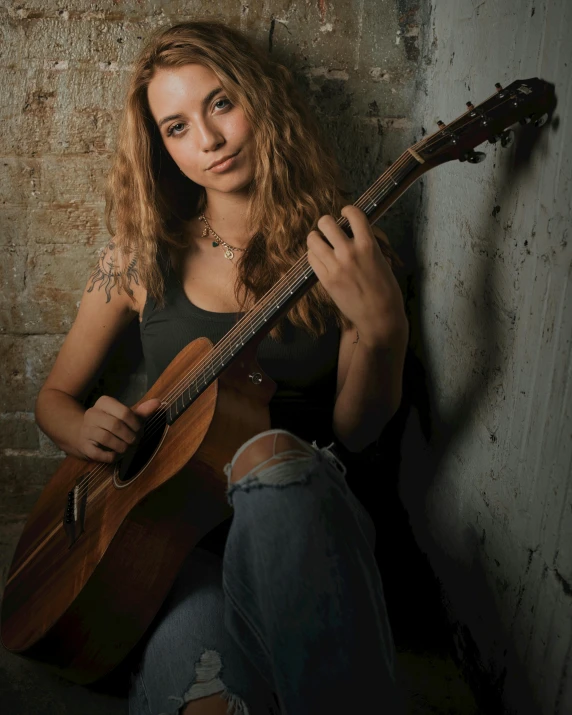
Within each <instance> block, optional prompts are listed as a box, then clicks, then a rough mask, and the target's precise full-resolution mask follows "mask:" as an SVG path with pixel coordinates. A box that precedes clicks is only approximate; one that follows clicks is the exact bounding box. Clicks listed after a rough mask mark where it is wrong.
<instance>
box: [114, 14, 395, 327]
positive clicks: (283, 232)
mask: <svg viewBox="0 0 572 715" xmlns="http://www.w3.org/2000/svg"><path fill="white" fill-rule="evenodd" d="M193 63H196V64H200V65H203V66H205V67H208V68H209V69H211V70H212V71H213V72H214V73H215V75H216V76H217V78H218V79H219V80H220V84H221V86H222V87H223V89H224V91H225V92H226V93H227V96H228V97H229V99H230V101H231V102H232V103H233V104H235V105H237V106H240V107H241V108H242V109H243V111H244V113H245V116H246V118H247V120H248V121H249V123H250V125H251V127H252V130H253V132H254V138H255V146H256V156H257V163H256V166H255V168H254V179H253V181H252V185H251V187H250V201H249V208H248V213H247V222H248V225H249V226H251V227H252V231H251V232H252V233H253V234H254V237H253V238H252V239H251V241H250V242H249V244H248V246H247V249H246V250H245V251H244V253H243V254H242V257H241V259H240V261H239V262H238V264H237V274H238V275H237V279H236V284H235V286H234V291H235V297H236V300H237V302H238V304H239V306H240V310H245V309H249V308H251V307H252V305H254V303H255V302H256V301H257V300H259V299H260V298H261V297H262V296H263V295H264V294H265V293H266V292H267V291H268V290H270V288H272V286H273V285H274V284H275V283H276V282H277V281H278V280H279V279H280V278H281V277H282V276H283V275H284V273H285V272H286V271H287V270H288V269H289V268H290V267H291V266H292V265H293V263H294V262H295V261H296V260H297V259H298V258H300V257H301V256H302V255H304V254H305V253H306V252H307V245H306V237H307V235H308V233H309V232H310V231H311V230H312V229H313V228H315V227H316V224H317V221H318V219H319V218H320V216H322V215H324V214H327V213H329V214H332V215H333V216H335V217H337V216H339V215H340V209H341V208H342V207H343V206H344V204H346V203H348V201H346V200H345V199H344V195H345V192H344V191H343V190H342V188H341V186H340V184H341V182H340V177H339V168H338V165H337V162H336V160H335V158H334V156H333V154H332V152H331V151H330V150H329V149H328V147H327V145H326V143H325V142H324V141H323V140H322V138H321V136H320V132H319V130H318V127H317V125H316V123H315V120H314V119H313V117H312V116H310V114H309V112H308V111H307V109H306V103H305V102H304V101H302V99H301V97H300V95H299V93H298V91H297V90H296V87H295V85H294V81H293V79H292V75H291V73H290V72H289V70H288V69H287V68H286V67H284V66H283V65H281V64H279V63H275V62H271V61H270V60H269V59H268V58H266V57H265V56H264V55H263V54H262V53H261V52H259V51H258V50H257V49H256V48H255V47H253V46H252V45H251V44H250V42H248V40H247V39H246V38H245V37H244V36H243V35H242V34H241V33H239V32H238V31H236V30H234V29H231V28H229V27H227V26H226V25H224V24H222V23H217V22H210V21H195V22H185V23H181V24H178V25H175V26H172V27H168V28H166V29H165V28H163V29H159V30H158V31H156V32H155V33H154V34H153V35H152V37H151V38H150V40H149V41H148V43H147V45H146V47H145V48H144V49H143V50H142V52H141V54H140V55H139V57H138V59H137V60H136V62H135V69H134V72H133V74H132V77H131V81H130V84H129V87H128V91H127V98H126V103H125V107H124V111H123V115H122V118H121V122H120V126H119V134H118V142H117V150H116V154H115V159H114V163H113V166H112V169H111V172H110V174H109V179H108V186H107V192H106V209H105V218H106V224H107V228H108V230H109V232H110V234H111V235H112V236H113V237H114V241H113V242H114V244H115V246H116V247H117V248H118V249H119V250H120V251H122V253H123V254H124V255H129V256H132V257H133V256H135V257H136V261H137V267H138V273H139V275H140V277H141V280H142V283H143V285H144V286H145V288H146V290H147V292H148V293H149V295H150V296H152V297H153V298H154V299H155V300H156V301H157V302H158V303H159V305H160V306H162V305H164V281H163V274H162V271H161V269H160V266H159V262H158V257H159V251H160V249H167V248H168V247H169V246H171V247H172V248H174V249H175V252H178V251H183V250H184V249H185V248H186V245H187V244H186V240H188V239H186V238H185V232H184V224H185V222H186V221H188V220H189V219H190V218H192V217H194V216H197V215H198V214H199V213H200V212H201V211H202V210H203V209H204V206H205V195H206V192H205V190H204V188H203V187H201V186H199V185H197V184H196V183H194V182H192V181H191V180H190V179H188V178H187V177H185V176H184V175H183V174H182V173H181V172H180V171H179V169H178V167H177V166H176V164H175V162H174V161H173V159H172V158H171V156H170V155H169V153H168V152H167V150H166V149H165V146H164V144H163V140H162V138H161V135H160V132H159V130H158V128H157V126H156V123H155V121H154V119H153V117H152V115H151V111H150V109H149V104H148V100H147V87H148V85H149V83H150V81H151V79H152V78H153V76H154V74H155V72H156V71H157V70H158V69H159V68H172V67H181V66H183V65H187V64H193ZM380 247H381V248H382V250H383V251H384V254H385V255H386V256H387V257H388V259H389V260H390V262H391V259H392V258H393V260H395V259H396V258H397V257H396V256H395V254H394V253H393V251H392V250H391V248H390V247H389V246H388V245H384V244H382V243H380ZM131 265H132V264H131ZM118 281H119V288H120V289H121V288H123V289H125V291H126V292H127V293H128V294H130V295H132V291H131V290H130V288H129V285H128V281H129V275H128V271H127V270H125V271H122V272H121V273H120V275H119V276H118ZM328 317H333V318H334V319H335V321H336V323H337V324H338V326H339V327H340V328H346V327H349V326H350V323H349V321H348V320H347V318H346V317H345V316H344V315H343V314H342V313H341V312H340V311H339V309H338V308H337V306H336V305H335V303H334V302H333V301H332V299H331V298H330V296H329V295H328V294H327V292H326V291H325V290H324V288H323V287H322V285H321V284H320V283H319V282H318V283H316V284H315V286H313V287H312V288H311V289H310V290H309V291H307V292H306V293H305V294H304V296H302V298H300V299H299V300H298V302H297V303H296V304H295V305H294V306H293V307H292V308H291V310H290V311H289V313H288V319H289V320H290V321H291V322H292V323H293V324H294V325H296V326H298V327H300V328H303V329H305V330H307V331H308V332H309V333H310V334H311V335H313V336H318V335H321V334H323V332H324V331H325V330H326V327H327V326H326V320H327V318H328ZM282 323H283V321H282V320H281V321H280V322H279V323H278V324H277V325H275V326H274V328H273V329H272V331H271V332H270V335H271V336H272V337H274V338H276V339H280V337H281V335H282Z"/></svg>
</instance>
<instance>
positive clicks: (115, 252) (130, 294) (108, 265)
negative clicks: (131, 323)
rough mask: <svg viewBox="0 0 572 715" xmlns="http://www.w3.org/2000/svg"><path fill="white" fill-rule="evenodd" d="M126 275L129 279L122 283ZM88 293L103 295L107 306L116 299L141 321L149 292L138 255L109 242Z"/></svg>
mask: <svg viewBox="0 0 572 715" xmlns="http://www.w3.org/2000/svg"><path fill="white" fill-rule="evenodd" d="M122 275H124V276H125V279H124V282H123V283H122V282H121V281H120V278H121V276H122ZM125 286H126V290H127V292H126V291H125V290H124V287H125ZM85 292H86V293H92V292H101V294H102V298H104V299H105V302H106V303H109V302H110V301H111V299H112V297H113V298H114V300H115V301H116V302H117V301H119V302H120V303H123V305H124V307H125V309H127V310H129V311H133V312H136V313H138V314H139V317H140V318H141V315H142V313H143V307H144V306H145V300H146V297H147V291H146V290H145V287H144V286H143V284H142V283H141V279H140V275H139V266H138V263H137V255H136V253H135V252H133V251H124V250H123V249H122V248H121V246H120V245H119V244H118V243H117V242H116V241H115V240H114V239H112V240H111V241H109V243H108V244H107V245H106V246H104V247H103V248H102V249H101V250H100V252H99V257H98V260H97V263H96V265H95V267H94V269H93V271H92V272H91V275H90V276H89V279H88V281H87V286H86V291H85Z"/></svg>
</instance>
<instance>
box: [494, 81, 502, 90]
mask: <svg viewBox="0 0 572 715" xmlns="http://www.w3.org/2000/svg"><path fill="white" fill-rule="evenodd" d="M495 89H496V91H497V92H500V91H501V90H502V85H501V83H500V82H495Z"/></svg>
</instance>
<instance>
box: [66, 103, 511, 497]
mask: <svg viewBox="0 0 572 715" xmlns="http://www.w3.org/2000/svg"><path fill="white" fill-rule="evenodd" d="M491 96H495V95H491ZM489 99H490V98H489ZM511 99H512V97H508V98H507V99H506V100H505V101H504V102H502V103H501V104H505V103H506V102H507V101H510V100H511ZM486 101H488V100H485V102H486ZM473 111H474V109H473V108H469V109H468V110H467V112H465V113H464V114H463V115H461V116H460V117H458V118H457V119H456V120H455V122H452V123H451V124H453V123H456V122H459V121H460V120H461V119H463V118H464V117H465V116H466V115H467V114H470V113H472V112H473ZM469 123H470V122H469ZM451 124H449V125H447V126H446V127H443V128H442V129H440V130H439V131H438V132H435V134H433V135H431V136H430V137H427V139H424V140H421V141H419V142H417V143H415V144H414V145H413V146H412V147H410V148H411V149H413V150H414V151H417V149H421V148H422V145H426V146H425V149H429V148H430V147H431V146H432V145H434V144H436V143H438V141H439V140H440V139H442V138H443V136H442V135H443V132H445V130H446V129H448V128H449V127H450V126H451ZM463 127H464V125H462V126H460V127H459V129H462V128H463ZM431 140H433V141H431ZM408 161H411V155H410V154H409V153H408V151H405V152H404V153H403V154H402V155H401V156H400V158H399V159H398V160H397V161H396V162H395V163H394V164H392V165H391V166H390V167H389V169H388V170H387V171H386V172H384V174H382V175H381V176H380V177H379V178H378V179H377V180H376V181H375V182H374V183H373V184H372V186H371V187H370V188H369V189H368V190H366V191H365V192H364V194H362V196H361V197H360V198H359V199H358V200H357V201H356V203H355V204H354V205H355V206H358V208H361V207H360V206H359V204H360V203H363V202H364V201H366V200H367V201H369V200H370V199H371V197H372V196H373V195H375V194H376V192H379V190H380V189H381V193H382V194H383V192H384V191H385V189H386V188H388V187H391V183H394V184H395V181H394V179H393V177H392V176H391V174H393V173H394V170H395V169H400V168H402V167H404V166H405V164H406V163H407V162H408ZM384 177H385V180H388V179H391V182H390V181H387V183H386V185H385V186H383V182H384ZM403 178H405V177H403ZM382 186H383V188H382ZM396 186H397V184H396ZM382 198H383V197H382V196H378V197H376V199H375V200H373V201H371V202H370V204H369V206H368V207H367V208H368V210H369V209H370V208H374V207H376V206H377V203H379V202H380V201H381V200H382ZM344 221H346V222H347V219H346V218H345V217H340V218H339V219H338V221H337V223H338V225H340V224H342V223H343V222H344ZM306 255H307V254H306ZM305 258H306V256H303V257H302V258H301V259H299V261H298V262H297V263H296V264H295V265H294V266H293V267H292V268H291V269H289V271H288V272H287V273H286V274H285V275H284V276H283V277H282V279H281V280H280V281H278V283H277V284H276V285H275V286H273V288H272V289H271V291H269V293H274V292H277V290H278V288H279V286H280V284H281V283H283V282H284V281H286V280H287V279H288V281H289V280H290V278H291V277H293V276H294V275H295V274H296V270H300V267H301V266H302V264H303V262H304V259H305ZM306 270H307V269H306V268H305V267H304V268H303V270H302V274H304V275H305V271H306ZM291 273H292V276H291V275H290V274H291ZM298 278H299V277H298ZM298 278H297V279H296V280H298ZM305 279H307V276H305ZM265 298H266V299H267V301H268V300H270V296H269V294H267V295H266V296H263V298H262V299H261V301H260V302H259V306H260V309H259V310H258V312H257V314H260V313H262V312H263V309H262V304H263V302H264V300H265ZM272 300H273V301H274V300H275V297H274V296H273V297H272ZM247 316H248V313H246V314H245V316H243V318H242V319H241V320H240V321H239V323H237V325H236V326H235V329H234V330H233V331H231V332H233V333H235V332H236V329H237V328H238V326H239V325H240V323H241V322H242V320H244V319H245V318H246V317H247ZM250 320H251V319H250ZM246 322H248V321H246ZM225 337H228V336H225ZM228 341H231V342H232V338H228V340H226V339H225V338H223V340H222V341H220V342H219V343H217V344H216V346H213V349H212V350H211V351H210V352H209V353H208V355H207V356H205V358H204V359H203V361H202V363H200V364H199V365H197V366H195V371H194V374H192V373H191V374H188V375H186V376H185V377H183V378H182V379H181V380H179V383H177V385H175V386H173V387H172V388H171V390H170V392H169V393H167V395H166V396H164V397H163V399H162V402H164V401H165V400H166V399H170V400H171V401H172V397H173V396H174V394H175V393H176V391H177V389H180V386H181V385H182V384H185V387H184V388H183V390H182V391H180V392H179V393H178V394H177V398H176V399H177V400H178V398H179V397H180V396H181V395H182V394H183V393H184V392H185V390H186V389H188V388H189V387H190V385H191V384H192V382H193V378H194V381H195V384H197V379H198V377H199V376H200V372H201V371H202V372H204V366H205V365H206V364H207V363H208V361H209V360H211V362H212V359H213V358H212V352H213V351H214V349H215V347H216V349H217V352H221V349H222V348H223V347H224V349H226V346H225V345H224V343H225V342H228ZM227 355H228V354H227ZM232 355H234V353H232V351H231V356H232ZM222 364H223V365H224V363H222ZM197 373H199V374H198V375H197ZM194 376H196V377H194ZM205 385H206V382H205ZM201 394H202V393H201ZM150 399H151V398H150ZM171 407H172V405H171V406H166V407H164V408H163V409H162V410H161V409H159V410H157V411H156V412H155V413H154V415H153V416H152V419H151V422H150V424H149V425H147V426H146V427H147V429H146V432H147V435H148V436H151V435H153V434H154V432H155V431H156V430H155V428H156V427H157V426H158V425H159V424H160V423H162V419H160V417H162V415H163V414H165V413H166V412H167V410H168V409H170V408H171ZM149 428H150V429H149ZM100 465H101V466H100V469H98V468H95V469H94V470H92V472H91V473H89V474H90V478H89V479H88V480H87V482H85V483H84V484H85V490H88V489H89V488H90V486H93V481H94V478H95V477H96V476H98V473H101V472H102V471H107V470H108V467H110V466H111V465H110V464H109V463H107V462H104V463H100ZM112 471H113V473H114V472H115V468H112ZM113 473H112V474H111V475H109V476H110V477H113ZM82 486H84V485H82ZM82 491H83V490H82V489H81V488H80V489H79V490H78V497H79V495H80V494H82ZM82 496H83V494H82Z"/></svg>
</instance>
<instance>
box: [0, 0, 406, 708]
mask: <svg viewBox="0 0 572 715" xmlns="http://www.w3.org/2000/svg"><path fill="white" fill-rule="evenodd" d="M200 16H203V17H207V16H208V17H212V18H216V19H223V20H225V21H227V22H229V23H230V24H232V25H234V26H236V27H239V28H241V29H243V30H244V31H246V32H247V34H248V35H249V36H250V37H251V38H253V39H254V40H256V41H258V42H260V43H261V45H262V46H263V47H265V48H266V49H267V51H268V52H271V53H272V55H273V56H275V57H277V58H278V59H279V60H281V61H283V62H285V63H286V64H288V65H289V66H290V67H291V68H292V69H293V70H294V71H295V74H296V78H297V81H298V83H299V85H300V87H301V88H302V90H303V92H304V93H305V95H306V97H307V98H308V101H309V102H311V104H312V106H313V107H314V108H315V109H316V111H317V112H318V113H319V115H320V117H321V120H322V121H323V123H324V126H325V128H326V132H327V134H328V136H329V137H330V139H331V141H332V142H333V143H334V145H335V147H336V151H337V153H338V156H339V159H340V161H341V162H342V165H343V167H344V169H345V173H346V176H347V179H348V188H349V189H350V190H351V191H352V192H353V194H354V199H355V198H357V196H358V195H359V194H360V193H361V192H362V191H363V190H364V189H365V188H367V186H368V185H369V184H370V183H371V182H372V181H373V180H374V179H375V178H376V177H377V176H378V175H379V174H380V173H381V172H382V170H383V169H384V168H385V166H386V165H387V164H388V163H389V162H390V161H391V160H393V159H395V158H396V157H397V156H398V155H399V154H400V153H401V152H402V151H403V150H404V149H405V147H406V146H408V145H409V144H410V143H411V142H412V139H413V126H412V123H411V121H410V119H409V117H410V115H411V111H412V103H413V98H414V95H415V77H416V72H417V65H418V60H419V50H418V44H417V41H418V37H417V36H418V25H417V22H416V7H415V5H414V4H413V2H410V0H398V2H394V1H393V0H386V1H384V2H376V1H375V0H335V1H330V2H328V1H327V0H311V1H309V0H308V1H306V2H304V1H303V0H298V1H297V2H295V1H294V2H293V1H291V0H265V1H264V2H262V0H250V1H249V2H246V1H245V0H243V1H242V2H241V1H240V0H225V2H217V3H211V2H208V0H194V1H190V0H167V1H165V2H155V1H154V0H125V1H124V2H122V1H121V0H96V1H94V2H88V0H68V1H59V0H58V1H57V2H56V0H19V1H18V2H6V1H5V0H4V1H3V2H1V3H0V97H1V98H2V102H1V103H0V243H1V244H2V248H3V256H4V259H3V260H2V262H1V263H0V275H1V286H0V295H1V301H0V333H1V334H0V352H1V356H2V357H1V359H2V381H1V382H0V426H1V429H0V450H2V451H1V453H0V544H1V551H0V568H1V572H2V580H1V583H0V588H1V587H2V586H3V583H4V581H5V576H6V571H7V568H8V566H9V563H10V559H11V556H12V553H13V550H14V547H15V544H16V541H17V539H18V536H19V534H20V533H21V530H22V528H23V525H24V521H25V518H26V515H27V513H28V512H29V511H30V509H31V507H32V505H33V504H34V502H35V500H36V499H37V497H38V495H39V493H40V491H41V489H42V487H43V485H44V484H45V483H46V482H47V480H48V478H49V476H50V475H51V474H52V473H53V471H54V469H55V468H56V466H57V464H58V463H59V461H60V459H61V454H60V452H59V451H58V450H57V449H55V448H54V446H53V445H52V444H51V443H50V442H49V440H47V439H46V438H45V437H44V436H43V435H42V434H41V433H40V432H39V431H38V429H37V428H36V427H35V425H34V421H33V408H34V401H35V398H36V395H37V393H38V390H39V388H40V386H41V384H42V382H43V381H44V379H45V377H46V376H47V374H48V372H49V370H50V368H51V366H52V364H53V360H54V359H55V356H56V354H57V352H58V350H59V348H60V346H61V344H62V341H63V339H64V337H65V335H66V333H67V331H68V330H69V328H70V326H71V324H72V322H73V319H74V317H75V314H76V311H77V307H78V301H79V299H80V297H81V293H82V290H83V287H84V286H85V284H86V281H87V279H88V276H89V273H90V270H91V267H92V266H93V265H94V263H95V260H96V256H97V252H98V250H99V249H100V248H101V247H102V246H103V245H105V243H106V242H107V239H108V236H107V234H106V230H105V228H104V224H103V208H104V204H103V191H104V179H105V176H106V172H107V171H108V168H109V166H110V157H111V153H112V151H113V144H114V137H115V129H116V124H117V119H118V114H119V111H120V108H121V106H122V102H123V95H124V90H125V86H126V80H127V77H128V75H129V71H130V66H131V63H132V61H133V58H134V57H135V55H136V54H137V52H138V50H139V48H140V47H141V46H142V44H143V42H144V40H145V38H146V36H147V35H148V33H149V32H150V30H151V29H153V28H155V27H157V26H160V25H166V24H170V23H174V22H177V21H182V20H187V19H193V18H196V17H200ZM409 213H410V212H409V210H408V203H407V201H403V202H401V203H400V205H399V206H398V207H396V209H395V210H394V211H393V212H392V214H391V216H389V217H387V218H386V219H385V221H384V224H383V225H384V226H385V227H386V229H387V230H388V232H389V233H390V235H391V237H392V238H393V239H394V240H395V242H396V244H397V245H399V244H400V242H401V241H402V238H403V236H404V235H406V233H407V227H408V226H409V225H410V224H409ZM136 327H137V326H136V325H135V326H134V328H135V331H131V332H130V333H129V337H128V339H127V340H126V342H125V344H127V345H128V344H130V343H131V342H133V341H135V342H136V339H137V330H136ZM137 359H138V355H137V351H135V354H134V353H133V351H132V350H124V349H122V350H120V352H119V356H118V357H116V358H115V362H114V364H113V365H114V369H113V370H112V371H111V372H110V371H108V372H107V373H106V374H105V377H104V380H103V382H101V383H100V384H99V385H98V386H97V390H99V392H101V391H103V390H105V391H106V392H108V393H110V394H114V395H116V396H117V397H119V398H120V399H124V401H125V402H127V403H132V402H134V401H135V400H136V399H137V398H138V397H139V396H140V395H141V394H142V393H143V391H144V380H143V379H142V378H143V372H142V366H141V365H138V362H137ZM133 370H135V372H134V373H133ZM0 668H1V669H2V670H3V672H4V673H5V675H4V676H2V677H3V678H6V679H7V680H9V681H10V683H11V685H10V686H9V687H8V686H6V687H7V688H8V689H7V690H6V692H5V693H3V694H2V703H3V706H6V707H7V710H8V711H9V712H11V713H14V714H16V713H24V712H35V713H57V714H58V715H61V713H64V712H70V713H72V712H73V713H76V712H81V713H82V715H89V713H99V712H102V711H105V712H111V710H112V708H113V707H117V708H119V709H121V708H122V707H123V702H122V701H119V700H118V701H117V702H114V701H112V700H110V699H105V700H102V699H100V696H98V695H96V694H93V695H90V696H89V697H88V696H87V695H86V691H84V690H83V689H81V688H74V687H71V686H68V685H66V684H65V683H60V684H58V683H57V682H56V681H55V680H53V679H51V678H49V677H48V676H45V675H44V674H43V673H42V672H41V671H39V670H38V669H36V668H35V667H33V666H30V665H29V664H28V663H26V662H25V661H21V660H20V659H18V658H15V657H14V656H11V655H9V654H7V653H6V652H5V651H4V650H3V649H0ZM58 682H59V681H58ZM101 697H103V696H101ZM90 698H91V699H90Z"/></svg>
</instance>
